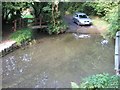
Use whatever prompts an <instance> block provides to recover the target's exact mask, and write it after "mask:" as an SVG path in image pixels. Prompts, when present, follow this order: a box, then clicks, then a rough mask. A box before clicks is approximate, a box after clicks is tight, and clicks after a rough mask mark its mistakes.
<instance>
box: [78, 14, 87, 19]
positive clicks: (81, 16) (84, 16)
mask: <svg viewBox="0 0 120 90" xmlns="http://www.w3.org/2000/svg"><path fill="white" fill-rule="evenodd" d="M79 17H80V18H87V16H86V15H79Z"/></svg>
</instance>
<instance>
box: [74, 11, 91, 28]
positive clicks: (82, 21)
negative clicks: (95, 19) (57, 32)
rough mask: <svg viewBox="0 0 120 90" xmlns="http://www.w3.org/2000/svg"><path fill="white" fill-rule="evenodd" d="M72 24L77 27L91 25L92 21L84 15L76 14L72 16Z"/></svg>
mask: <svg viewBox="0 0 120 90" xmlns="http://www.w3.org/2000/svg"><path fill="white" fill-rule="evenodd" d="M72 20H73V22H74V23H77V25H79V26H80V25H92V20H91V19H90V18H89V16H87V15H86V14H85V13H80V12H77V13H75V14H74V15H73V18H72Z"/></svg>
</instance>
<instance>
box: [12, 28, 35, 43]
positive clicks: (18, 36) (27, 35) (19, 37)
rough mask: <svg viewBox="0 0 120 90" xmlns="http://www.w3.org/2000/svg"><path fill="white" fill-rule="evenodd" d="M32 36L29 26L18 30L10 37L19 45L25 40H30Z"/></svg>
mask: <svg viewBox="0 0 120 90" xmlns="http://www.w3.org/2000/svg"><path fill="white" fill-rule="evenodd" d="M32 37H33V34H32V30H31V29H28V28H26V29H22V30H17V31H16V32H14V33H12V35H11V36H10V38H11V39H12V40H15V41H16V42H17V44H18V45H20V44H22V43H23V42H24V41H30V40H31V39H32Z"/></svg>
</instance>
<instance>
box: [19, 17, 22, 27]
mask: <svg viewBox="0 0 120 90" xmlns="http://www.w3.org/2000/svg"><path fill="white" fill-rule="evenodd" d="M21 26H22V25H21V18H20V19H19V29H21Z"/></svg>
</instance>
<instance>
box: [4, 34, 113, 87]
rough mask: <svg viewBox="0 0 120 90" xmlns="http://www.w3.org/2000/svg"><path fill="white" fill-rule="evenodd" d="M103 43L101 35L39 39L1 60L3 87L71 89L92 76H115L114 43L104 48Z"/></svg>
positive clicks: (60, 36)
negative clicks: (72, 84)
mask: <svg viewBox="0 0 120 90" xmlns="http://www.w3.org/2000/svg"><path fill="white" fill-rule="evenodd" d="M101 40H103V38H102V37H100V36H98V35H91V36H90V37H89V38H82V39H81V38H80V39H75V38H74V36H73V35H72V34H64V35H59V36H47V37H44V38H41V39H38V40H37V42H36V44H34V45H31V46H29V47H28V48H26V49H25V50H22V49H18V50H16V51H14V52H12V53H10V54H8V55H6V56H5V57H3V58H2V67H3V87H14V88H25V87H29V88H47V87H50V88H60V87H64V88H68V87H70V82H72V81H74V82H77V83H80V82H81V80H82V78H84V77H87V76H89V75H93V74H97V73H103V72H106V73H110V74H114V43H113V41H112V40H109V43H107V45H106V46H102V45H101Z"/></svg>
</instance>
